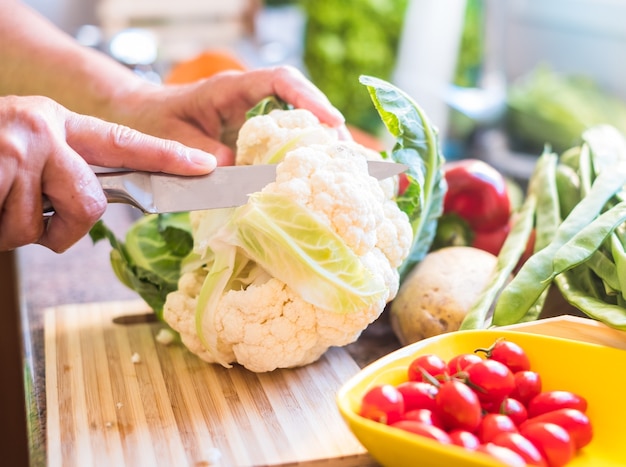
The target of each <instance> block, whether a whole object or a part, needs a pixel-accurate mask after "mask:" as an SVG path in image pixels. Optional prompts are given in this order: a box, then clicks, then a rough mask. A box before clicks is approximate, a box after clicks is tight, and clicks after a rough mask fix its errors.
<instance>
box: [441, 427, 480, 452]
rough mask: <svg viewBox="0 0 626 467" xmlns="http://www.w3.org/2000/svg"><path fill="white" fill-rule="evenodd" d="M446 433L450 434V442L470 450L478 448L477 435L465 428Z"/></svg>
mask: <svg viewBox="0 0 626 467" xmlns="http://www.w3.org/2000/svg"><path fill="white" fill-rule="evenodd" d="M448 435H449V436H450V441H451V442H452V444H456V445H457V446H461V447H462V448H465V449H469V450H470V451H474V450H476V448H478V446H480V440H479V439H478V436H476V435H475V434H474V433H472V432H469V431H467V430H452V431H450V432H449V433H448Z"/></svg>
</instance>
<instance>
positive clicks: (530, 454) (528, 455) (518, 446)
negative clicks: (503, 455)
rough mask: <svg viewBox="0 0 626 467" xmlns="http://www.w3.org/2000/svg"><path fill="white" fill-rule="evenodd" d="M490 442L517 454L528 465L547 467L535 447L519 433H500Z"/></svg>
mask: <svg viewBox="0 0 626 467" xmlns="http://www.w3.org/2000/svg"><path fill="white" fill-rule="evenodd" d="M491 442H492V443H493V444H497V445H498V446H503V447H505V448H509V449H510V450H511V451H514V452H516V453H518V454H519V455H520V456H522V458H523V459H524V461H525V462H526V464H528V465H533V466H538V467H546V466H547V463H546V460H545V459H544V458H543V456H542V455H541V453H540V452H539V450H538V449H537V448H536V447H535V445H534V444H533V443H531V442H530V440H529V439H527V438H524V437H523V436H522V435H520V434H519V433H513V432H502V433H499V434H498V435H496V436H495V437H494V438H493V440H492V441H491Z"/></svg>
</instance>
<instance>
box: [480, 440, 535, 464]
mask: <svg viewBox="0 0 626 467" xmlns="http://www.w3.org/2000/svg"><path fill="white" fill-rule="evenodd" d="M476 451H477V452H482V453H484V454H487V455H489V456H491V457H493V458H494V459H497V460H499V461H500V462H502V463H503V464H504V465H508V466H510V467H526V461H525V460H524V458H523V457H522V456H520V455H519V454H518V453H516V452H515V451H513V450H511V449H509V448H505V447H504V446H498V445H497V444H494V443H486V444H481V445H480V446H478V448H477V449H476Z"/></svg>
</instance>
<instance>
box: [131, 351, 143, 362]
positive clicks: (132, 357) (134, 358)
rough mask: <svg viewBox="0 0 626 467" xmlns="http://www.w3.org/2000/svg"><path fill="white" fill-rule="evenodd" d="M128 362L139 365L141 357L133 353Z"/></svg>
mask: <svg viewBox="0 0 626 467" xmlns="http://www.w3.org/2000/svg"><path fill="white" fill-rule="evenodd" d="M130 361H131V363H141V355H139V354H138V353H137V352H133V354H132V355H131V356H130Z"/></svg>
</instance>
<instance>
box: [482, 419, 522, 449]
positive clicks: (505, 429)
mask: <svg viewBox="0 0 626 467" xmlns="http://www.w3.org/2000/svg"><path fill="white" fill-rule="evenodd" d="M500 433H517V426H515V423H514V422H513V420H511V418H510V417H509V416H507V415H502V414H499V413H488V414H486V415H485V416H484V417H483V419H482V420H481V422H480V425H479V426H478V431H477V434H478V439H479V440H480V442H481V443H488V442H489V441H492V440H493V438H495V437H496V435H499V434H500Z"/></svg>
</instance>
